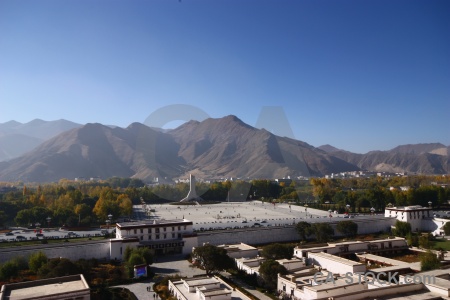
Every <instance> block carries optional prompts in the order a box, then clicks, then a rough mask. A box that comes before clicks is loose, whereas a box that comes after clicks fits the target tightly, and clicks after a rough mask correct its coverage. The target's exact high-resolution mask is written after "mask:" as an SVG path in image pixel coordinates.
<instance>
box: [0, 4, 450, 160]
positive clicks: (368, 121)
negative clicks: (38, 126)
mask: <svg viewBox="0 0 450 300" xmlns="http://www.w3.org/2000/svg"><path fill="white" fill-rule="evenodd" d="M449 13H450V3H449V2H448V1H387V0H384V1H354V0H349V1H284V2H282V4H280V2H278V1H258V2H256V1H214V2H212V1H206V0H205V1H190V0H183V1H181V2H180V1H175V0H174V1H135V0H133V1H126V2H124V1H108V2H105V1H90V2H80V1H72V0H68V1H39V2H37V1H36V2H25V1H21V0H19V1H12V0H11V1H8V0H4V1H1V2H0V103H1V110H0V123H4V122H7V121H10V120H16V121H19V122H22V123H25V122H29V121H31V120H33V119H36V118H40V119H43V120H49V121H50V120H57V119H66V120H69V121H73V122H76V123H80V124H85V123H88V122H99V123H102V124H106V125H117V126H121V127H126V126H128V125H129V124H130V123H133V122H141V123H144V122H145V120H146V119H147V118H148V116H149V115H151V114H152V113H154V112H155V111H157V110H158V109H161V108H164V107H166V106H168V105H173V104H186V105H190V106H193V107H197V108H199V109H201V110H203V111H204V112H205V113H206V114H207V115H209V116H211V117H213V118H219V117H223V116H225V115H230V114H232V115H236V116H237V117H239V118H240V119H241V120H243V121H244V122H245V123H247V124H249V125H251V126H255V125H256V124H257V123H258V118H259V116H260V113H261V110H262V109H263V108H264V107H267V106H276V107H282V108H283V110H284V112H285V114H286V118H287V120H288V122H289V126H290V128H291V129H292V132H293V134H294V136H295V138H296V139H299V140H302V141H305V142H307V143H309V144H311V145H314V146H320V145H323V144H331V145H333V146H335V147H337V148H341V149H345V150H349V151H352V152H357V153H365V152H367V151H370V150H387V149H391V148H393V147H395V146H397V145H401V144H415V143H432V142H440V143H443V144H445V145H450V134H449V130H448V128H450V117H449V114H448V112H449V109H450V85H449V84H448V83H449V82H450V54H449V53H450V39H449V38H448V37H449V36H450V19H449V18H448V15H449ZM173 124H175V125H179V124H180V122H178V123H177V122H174V123H173ZM166 127H167V126H166ZM169 127H170V126H169ZM171 127H174V126H171Z"/></svg>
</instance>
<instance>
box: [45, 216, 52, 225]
mask: <svg viewBox="0 0 450 300" xmlns="http://www.w3.org/2000/svg"><path fill="white" fill-rule="evenodd" d="M46 220H47V225H48V227H50V221H51V220H52V218H50V217H47V218H46Z"/></svg>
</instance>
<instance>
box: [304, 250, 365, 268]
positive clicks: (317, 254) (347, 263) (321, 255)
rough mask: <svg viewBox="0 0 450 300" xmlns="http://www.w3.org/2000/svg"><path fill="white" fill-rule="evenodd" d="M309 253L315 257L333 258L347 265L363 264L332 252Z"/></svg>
mask: <svg viewBox="0 0 450 300" xmlns="http://www.w3.org/2000/svg"><path fill="white" fill-rule="evenodd" d="M310 255H312V256H315V257H322V258H326V259H329V260H333V261H335V262H338V263H341V264H345V265H348V266H357V265H364V264H363V263H360V262H356V261H353V260H350V259H346V258H343V257H339V256H336V255H332V254H329V253H323V252H315V253H309V256H310Z"/></svg>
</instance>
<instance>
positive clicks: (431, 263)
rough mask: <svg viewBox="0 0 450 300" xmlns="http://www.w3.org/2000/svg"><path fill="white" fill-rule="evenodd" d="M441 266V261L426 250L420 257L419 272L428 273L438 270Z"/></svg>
mask: <svg viewBox="0 0 450 300" xmlns="http://www.w3.org/2000/svg"><path fill="white" fill-rule="evenodd" d="M440 266H441V261H440V260H439V259H438V257H437V256H436V254H434V253H433V252H431V251H430V250H428V251H427V252H426V253H424V254H421V255H420V271H422V272H423V271H430V270H435V269H438V268H439V267H440Z"/></svg>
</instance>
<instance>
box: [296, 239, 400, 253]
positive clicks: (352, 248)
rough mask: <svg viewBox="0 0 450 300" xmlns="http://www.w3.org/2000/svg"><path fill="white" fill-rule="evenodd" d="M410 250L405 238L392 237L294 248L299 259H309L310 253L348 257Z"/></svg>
mask: <svg viewBox="0 0 450 300" xmlns="http://www.w3.org/2000/svg"><path fill="white" fill-rule="evenodd" d="M407 248H408V244H407V242H406V240H405V239H404V238H400V237H392V238H388V239H380V240H373V241H351V242H342V243H328V246H323V247H311V248H303V247H302V246H297V247H295V248H294V256H295V257H298V258H308V257H309V256H308V253H318V252H323V253H328V254H335V255H336V254H339V255H346V254H350V253H355V252H368V253H383V252H397V251H401V250H404V249H407Z"/></svg>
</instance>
